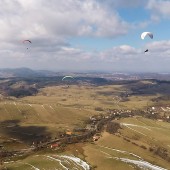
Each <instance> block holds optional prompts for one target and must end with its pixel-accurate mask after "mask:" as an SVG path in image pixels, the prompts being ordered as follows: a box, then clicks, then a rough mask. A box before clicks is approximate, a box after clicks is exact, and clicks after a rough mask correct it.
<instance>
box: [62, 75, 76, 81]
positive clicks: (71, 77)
mask: <svg viewBox="0 0 170 170" xmlns="http://www.w3.org/2000/svg"><path fill="white" fill-rule="evenodd" d="M65 79H74V77H73V76H64V77H63V78H62V81H63V80H65Z"/></svg>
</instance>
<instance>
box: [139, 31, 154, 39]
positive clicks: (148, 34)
mask: <svg viewBox="0 0 170 170" xmlns="http://www.w3.org/2000/svg"><path fill="white" fill-rule="evenodd" d="M146 36H149V37H150V38H151V39H153V34H152V33H151V32H143V33H142V34H141V39H142V40H144V39H145V37H146Z"/></svg>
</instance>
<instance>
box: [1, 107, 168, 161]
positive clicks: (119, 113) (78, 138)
mask: <svg viewBox="0 0 170 170" xmlns="http://www.w3.org/2000/svg"><path fill="white" fill-rule="evenodd" d="M168 111H170V107H168V106H167V107H150V108H147V109H146V110H116V109H113V110H111V109H108V110H106V112H105V113H100V114H98V115H94V116H91V117H89V119H87V120H86V122H85V124H86V125H85V127H84V128H80V127H76V128H74V129H73V130H70V129H67V130H66V131H65V132H64V133H60V135H59V137H56V138H55V139H51V138H50V137H47V138H45V139H44V140H41V141H36V142H33V143H32V144H31V145H30V148H29V149H21V150H15V151H11V152H9V151H6V150H5V149H4V147H3V145H2V144H1V145H0V148H1V152H0V158H1V164H3V162H5V161H9V160H10V161H11V160H13V159H15V160H16V159H17V157H21V156H27V155H29V154H31V153H33V152H36V151H40V150H43V149H50V150H58V151H60V152H62V151H63V150H64V148H65V146H67V145H68V144H73V143H80V142H95V141H97V140H99V139H100V137H101V132H102V131H103V129H104V128H106V127H108V129H109V131H110V132H111V133H112V132H113V134H114V133H115V132H117V130H118V129H119V128H120V127H121V125H120V124H119V123H117V122H115V121H116V120H119V119H123V118H127V117H137V116H140V117H145V118H149V119H152V120H157V121H166V122H170V116H169V114H168V113H169V112H168ZM110 122H112V124H111V126H110V125H109V123H110Z"/></svg>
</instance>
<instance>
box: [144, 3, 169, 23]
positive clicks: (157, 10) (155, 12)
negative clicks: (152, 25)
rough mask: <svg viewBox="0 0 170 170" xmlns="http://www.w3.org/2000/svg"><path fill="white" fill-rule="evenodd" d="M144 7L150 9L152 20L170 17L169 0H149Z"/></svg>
mask: <svg viewBox="0 0 170 170" xmlns="http://www.w3.org/2000/svg"><path fill="white" fill-rule="evenodd" d="M146 8H147V9H149V10H151V12H152V16H151V19H152V20H156V21H158V20H159V19H160V18H170V10H169V9H170V1H168V0H149V1H148V4H147V6H146Z"/></svg>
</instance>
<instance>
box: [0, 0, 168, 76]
mask: <svg viewBox="0 0 170 170" xmlns="http://www.w3.org/2000/svg"><path fill="white" fill-rule="evenodd" d="M169 9H170V0H128V1H127V0H64V1H61V0H0V68H19V67H28V68H31V69H36V70H40V69H41V70H42V69H43V70H44V69H46V70H52V71H108V72H162V73H167V72H170V34H169V32H170V29H169V28H170V10H169ZM142 32H152V33H153V35H154V38H153V39H150V38H149V37H146V38H145V39H144V40H142V39H141V38H140V36H141V33H142ZM23 40H30V41H31V42H32V43H29V42H24V43H23ZM146 49H149V52H147V53H144V51H145V50H146Z"/></svg>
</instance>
